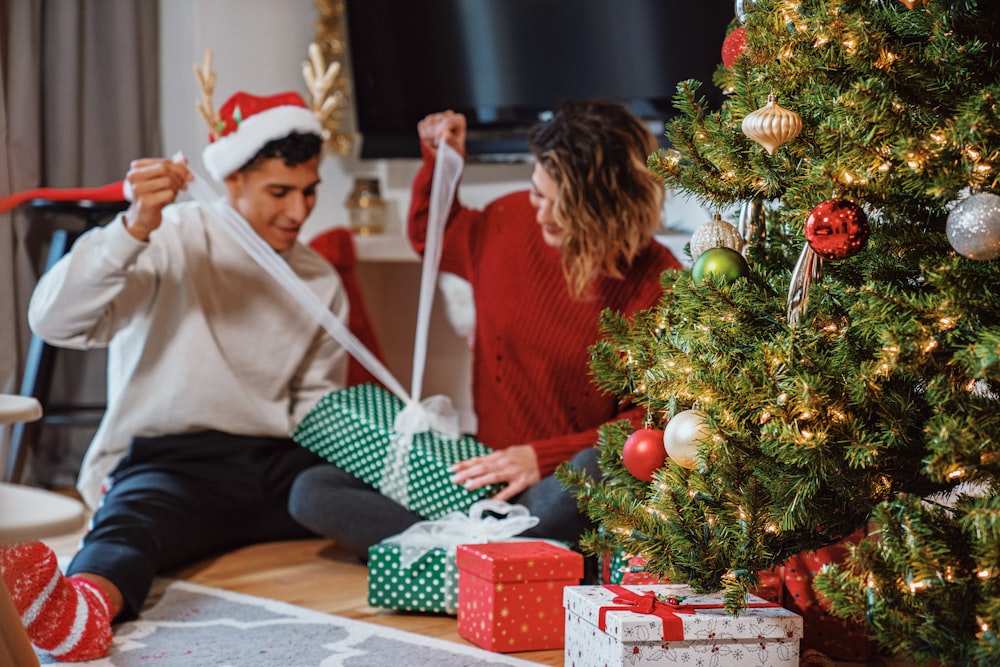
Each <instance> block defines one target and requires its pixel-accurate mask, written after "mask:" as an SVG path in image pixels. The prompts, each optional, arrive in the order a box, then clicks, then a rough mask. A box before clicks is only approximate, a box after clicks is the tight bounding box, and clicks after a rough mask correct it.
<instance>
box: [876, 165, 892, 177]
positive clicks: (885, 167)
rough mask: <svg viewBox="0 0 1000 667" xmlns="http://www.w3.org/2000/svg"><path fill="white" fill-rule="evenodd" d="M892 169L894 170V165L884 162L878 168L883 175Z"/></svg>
mask: <svg viewBox="0 0 1000 667" xmlns="http://www.w3.org/2000/svg"><path fill="white" fill-rule="evenodd" d="M890 169H892V164H891V163H889V162H883V163H882V164H880V165H879V166H878V170H879V171H880V172H882V173H883V174H884V173H886V172H888V171H889V170H890Z"/></svg>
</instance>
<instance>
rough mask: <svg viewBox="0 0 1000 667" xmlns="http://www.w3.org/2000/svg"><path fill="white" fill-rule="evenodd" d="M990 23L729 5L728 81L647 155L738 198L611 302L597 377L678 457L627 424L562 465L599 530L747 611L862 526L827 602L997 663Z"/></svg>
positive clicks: (692, 87)
mask: <svg viewBox="0 0 1000 667" xmlns="http://www.w3.org/2000/svg"><path fill="white" fill-rule="evenodd" d="M998 28H1000V3H998V2H996V0H926V2H923V3H921V2H920V1H919V0H910V1H906V0H737V2H736V12H735V17H734V21H733V24H732V32H731V33H730V34H729V35H728V36H727V37H726V39H725V42H724V45H723V49H722V55H723V58H722V60H723V62H724V64H720V67H719V70H718V72H717V74H716V77H715V81H714V82H713V83H714V85H717V86H720V87H721V88H722V89H723V90H724V91H725V93H726V101H725V102H724V103H723V104H722V106H721V108H718V109H710V108H708V107H707V103H706V102H705V101H704V99H703V98H702V97H700V96H699V86H700V85H705V84H699V82H695V81H688V82H685V83H683V84H682V85H681V86H680V87H679V88H678V93H677V97H676V101H675V104H676V106H677V108H678V110H679V111H680V112H681V113H680V115H679V116H678V118H677V119H676V120H674V121H671V122H670V123H669V124H668V126H667V132H666V134H667V137H668V138H669V140H670V142H671V144H672V146H673V148H672V149H671V150H668V151H666V152H661V153H658V154H655V155H653V156H651V157H650V161H649V165H650V169H652V170H653V171H654V172H655V173H657V174H658V175H660V176H661V177H662V178H663V179H664V181H665V183H666V185H667V187H669V188H673V189H676V190H680V191H683V192H686V193H689V194H690V195H692V196H694V197H696V198H698V199H699V200H700V201H701V202H703V203H704V204H705V205H706V206H708V207H710V208H711V209H714V210H719V211H722V212H728V211H731V212H735V211H739V216H738V219H735V218H734V222H735V223H736V224H731V223H728V222H727V221H725V220H721V219H716V220H711V221H707V222H706V224H705V226H704V227H703V228H700V229H698V230H697V231H696V232H695V234H694V235H693V236H692V239H691V244H690V248H691V254H692V258H693V260H694V265H693V267H692V269H691V271H672V272H668V273H666V274H664V275H663V276H662V278H661V282H662V285H663V288H664V295H663V298H662V300H661V303H660V304H659V305H658V307H656V308H653V309H651V310H649V311H645V312H642V313H638V314H637V315H635V316H634V317H631V318H624V317H622V316H620V315H617V314H615V313H610V312H609V313H606V314H605V315H604V317H603V318H602V331H603V335H602V339H601V340H600V341H599V342H598V343H597V344H596V345H595V347H594V349H593V361H592V368H593V372H594V376H595V378H596V382H597V383H598V385H599V386H601V388H602V389H604V390H605V391H609V392H614V393H616V394H619V395H621V396H622V397H623V398H624V399H628V400H631V401H633V402H636V403H639V404H642V405H644V406H646V407H647V408H648V413H649V415H650V421H649V423H648V424H647V428H648V429H649V430H652V431H653V432H654V433H658V432H659V431H660V430H663V431H664V442H665V447H666V453H667V454H669V457H668V458H667V460H666V462H663V461H662V460H663V452H662V451H661V452H659V460H657V457H656V454H655V448H650V447H648V446H645V447H639V448H636V447H635V445H636V443H635V441H634V440H635V439H636V438H638V436H640V435H646V436H648V432H647V433H642V432H637V433H636V434H635V435H634V436H633V434H632V428H631V426H629V425H628V424H627V423H624V422H623V423H619V424H614V425H610V426H608V427H605V428H604V429H603V431H602V439H601V442H600V443H599V445H600V447H601V463H602V469H603V471H604V474H605V477H604V479H602V480H600V481H598V480H593V479H590V478H588V477H586V476H583V475H580V474H578V473H576V472H574V471H571V470H569V469H567V468H563V469H561V470H560V473H559V474H560V477H561V478H562V479H563V480H564V481H565V482H566V483H568V484H570V485H571V486H572V487H573V488H574V491H575V492H576V493H577V495H578V496H579V498H580V502H581V506H583V507H584V508H585V509H586V511H587V512H588V513H589V514H590V515H591V517H593V518H594V519H595V520H597V521H598V522H599V524H600V529H599V530H597V531H594V532H593V533H592V534H590V535H589V536H588V537H587V539H586V546H587V548H588V549H589V550H591V551H593V552H594V553H604V552H607V551H612V550H615V549H621V550H623V551H624V552H626V553H630V554H640V555H641V556H642V557H643V558H644V559H645V560H646V563H647V564H646V568H647V570H649V571H651V572H653V573H659V574H663V575H665V576H667V577H669V578H670V579H671V580H673V581H684V582H689V583H690V584H691V585H692V586H694V587H695V588H696V589H698V590H701V591H712V590H720V589H722V590H724V591H725V599H726V603H727V607H728V608H729V609H730V611H733V612H738V611H739V610H740V609H741V608H742V607H743V606H744V605H745V600H746V594H747V593H748V592H749V591H751V590H752V589H753V588H754V587H755V586H756V584H757V582H758V576H759V575H758V573H759V572H760V571H762V570H765V569H767V568H769V567H771V566H773V565H776V564H780V563H782V562H783V561H785V560H786V559H787V558H788V557H790V556H792V555H794V554H797V553H799V552H802V551H808V550H814V549H817V548H820V547H823V546H826V545H830V544H834V543H837V542H838V541H840V540H842V539H844V538H845V537H847V536H850V535H852V534H855V533H857V531H859V530H860V531H863V534H864V538H863V539H862V540H861V542H860V543H859V545H858V546H857V547H856V548H854V549H853V550H852V551H851V554H850V556H849V557H848V558H847V559H846V560H845V561H844V562H842V563H836V564H833V565H831V566H830V567H828V568H826V569H825V570H824V571H823V572H821V573H820V575H819V576H818V577H817V579H816V582H815V585H816V588H817V590H819V591H820V593H822V594H823V595H824V596H825V598H826V600H827V601H828V602H829V604H830V608H831V610H832V611H833V613H835V614H837V615H838V616H841V617H844V618H850V619H854V620H856V621H859V622H862V623H864V624H865V627H866V628H867V630H868V632H869V633H870V634H871V636H872V637H873V638H875V639H877V640H878V641H879V643H880V644H881V645H882V646H883V647H885V648H886V649H888V650H889V651H892V652H898V653H899V654H900V655H901V656H904V657H906V658H908V659H912V660H916V661H918V662H924V661H927V660H932V659H937V660H940V661H941V662H942V663H943V664H947V665H988V664H989V665H996V664H1000V643H998V641H997V635H996V632H997V628H998V625H1000V587H998V582H1000V498H998V497H997V489H998V476H1000V404H998V401H997V396H998V389H1000V386H998V382H1000V260H997V259H996V258H997V257H998V256H1000V197H998V196H997V195H996V194H993V193H996V192H1000V179H998V174H1000V120H998V108H997V103H998V100H1000V41H998V36H997V30H998ZM708 85H711V84H708ZM751 137H752V138H751ZM730 215H731V214H730ZM734 228H735V229H734ZM720 244H721V247H718V246H720ZM726 246H728V247H726ZM640 444H645V445H648V437H647V440H646V442H645V443H640ZM630 448H631V449H630ZM651 451H652V452H653V453H652V454H650V452H651ZM637 452H638V453H637ZM654 469H655V472H653V470H654ZM646 479H651V481H645V480H646Z"/></svg>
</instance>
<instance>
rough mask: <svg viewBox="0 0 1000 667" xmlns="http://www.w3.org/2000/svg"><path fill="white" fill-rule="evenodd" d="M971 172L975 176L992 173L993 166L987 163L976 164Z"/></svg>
mask: <svg viewBox="0 0 1000 667" xmlns="http://www.w3.org/2000/svg"><path fill="white" fill-rule="evenodd" d="M972 170H973V171H974V172H976V173H977V174H988V173H989V172H991V171H993V165H991V164H990V163H988V162H983V163H982V164H977V165H976V166H975V167H973V168H972Z"/></svg>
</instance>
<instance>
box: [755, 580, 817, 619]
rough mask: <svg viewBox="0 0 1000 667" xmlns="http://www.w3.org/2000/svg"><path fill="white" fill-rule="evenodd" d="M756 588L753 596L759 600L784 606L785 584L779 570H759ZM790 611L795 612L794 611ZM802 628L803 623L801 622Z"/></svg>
mask: <svg viewBox="0 0 1000 667" xmlns="http://www.w3.org/2000/svg"><path fill="white" fill-rule="evenodd" d="M758 577H759V579H758V581H757V588H755V589H753V594H754V595H756V596H757V597H759V598H764V599H765V600H767V601H768V602H776V603H777V604H780V605H782V606H784V603H785V582H784V580H783V579H782V576H781V568H778V567H773V568H771V569H770V570H761V571H760V572H759V573H758ZM792 611H795V610H794V609H793V610H792ZM803 627H805V621H804V620H803Z"/></svg>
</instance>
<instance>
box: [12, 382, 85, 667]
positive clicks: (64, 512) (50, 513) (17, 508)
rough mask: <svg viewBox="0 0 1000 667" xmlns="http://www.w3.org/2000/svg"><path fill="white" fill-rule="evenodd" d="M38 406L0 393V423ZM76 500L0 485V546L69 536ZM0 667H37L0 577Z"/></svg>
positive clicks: (32, 413)
mask: <svg viewBox="0 0 1000 667" xmlns="http://www.w3.org/2000/svg"><path fill="white" fill-rule="evenodd" d="M41 416H42V406H41V404H40V403H39V402H38V401H37V400H36V399H34V398H31V397H28V396H11V395H7V394H0V424H14V423H18V422H28V421H34V420H36V419H39V418H40V417H41ZM84 518H85V512H84V508H83V504H82V503H80V502H79V501H78V500H75V499H73V498H69V497H67V496H63V495H60V494H58V493H52V492H51V491H45V490H43V489H37V488H33V487H28V486H22V485H19V484H7V483H5V482H0V544H10V543H13V542H26V541H29V540H37V539H40V538H43V537H54V536H56V535H63V534H66V533H71V532H73V531H74V530H77V529H79V528H80V526H82V525H83V522H84ZM0 665H11V666H12V667H25V666H27V667H37V665H38V658H37V657H36V656H35V650H34V648H32V646H31V642H30V641H29V640H28V635H27V634H26V633H25V631H24V626H23V625H22V624H21V617H20V616H19V615H18V613H17V610H16V609H15V608H14V602H13V601H12V600H11V599H10V593H9V592H8V591H7V586H6V585H5V584H4V582H3V579H2V578H0Z"/></svg>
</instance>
